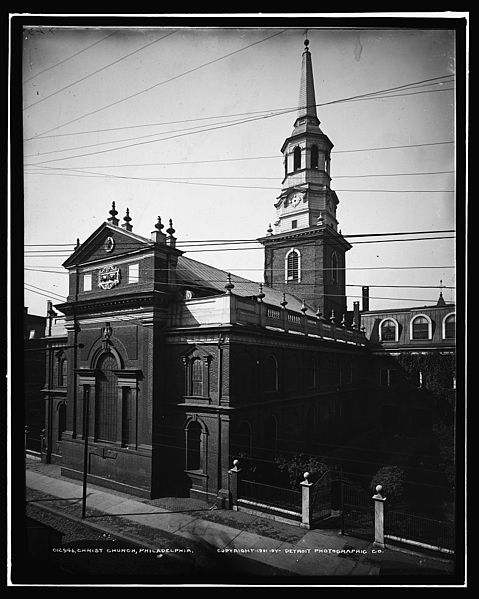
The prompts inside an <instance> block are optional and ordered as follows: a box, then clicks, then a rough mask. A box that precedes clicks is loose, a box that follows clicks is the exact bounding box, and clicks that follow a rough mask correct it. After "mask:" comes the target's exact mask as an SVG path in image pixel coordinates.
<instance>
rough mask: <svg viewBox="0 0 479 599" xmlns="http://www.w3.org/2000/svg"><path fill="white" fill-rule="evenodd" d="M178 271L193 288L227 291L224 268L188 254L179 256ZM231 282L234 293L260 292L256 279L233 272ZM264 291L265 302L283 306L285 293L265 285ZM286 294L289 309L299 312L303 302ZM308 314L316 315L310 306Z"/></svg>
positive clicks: (179, 276) (251, 294) (178, 274)
mask: <svg viewBox="0 0 479 599" xmlns="http://www.w3.org/2000/svg"><path fill="white" fill-rule="evenodd" d="M176 272H177V276H178V279H179V280H180V281H181V282H183V283H185V284H186V285H188V283H191V286H192V289H193V290H194V289H195V287H196V288H197V287H198V286H201V287H207V288H209V289H215V290H217V291H218V292H220V293H224V292H225V285H226V283H227V281H228V273H227V272H226V271H224V270H221V269H219V268H215V267H214V266H209V265H208V264H204V263H203V262H197V261H196V260H192V259H191V258H187V257H186V256H179V258H178V266H177V269H176ZM231 282H232V283H233V285H234V288H233V289H232V290H231V292H232V294H233V295H239V296H240V297H252V296H254V295H258V293H259V283H257V282H255V281H251V280H249V279H244V278H243V277H239V276H237V275H234V274H232V275H231ZM263 293H264V295H265V297H264V299H263V301H264V302H265V303H267V304H271V305H273V306H277V307H281V301H282V300H283V293H282V292H281V291H278V290H276V289H271V287H267V286H266V285H263ZM285 295H286V301H287V302H288V305H287V309H288V310H294V311H295V312H299V311H300V309H301V306H302V305H303V302H302V301H301V300H300V299H298V298H297V297H296V296H294V295H291V294H290V293H286V294H285ZM306 314H307V315H308V316H314V314H315V312H314V311H313V310H312V309H311V308H308V310H307V312H306Z"/></svg>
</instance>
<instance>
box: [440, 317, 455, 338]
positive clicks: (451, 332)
mask: <svg viewBox="0 0 479 599" xmlns="http://www.w3.org/2000/svg"><path fill="white" fill-rule="evenodd" d="M442 338H443V339H455V338H456V313H455V312H452V313H451V314H448V315H447V316H445V317H444V320H443V321H442Z"/></svg>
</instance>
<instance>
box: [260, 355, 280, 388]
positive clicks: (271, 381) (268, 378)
mask: <svg viewBox="0 0 479 599" xmlns="http://www.w3.org/2000/svg"><path fill="white" fill-rule="evenodd" d="M263 377H264V378H263V380H264V390H265V391H277V390H278V362H277V361H276V358H275V357H274V356H268V357H267V358H266V360H265V362H264V368H263Z"/></svg>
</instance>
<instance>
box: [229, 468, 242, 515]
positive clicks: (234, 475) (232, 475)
mask: <svg viewBox="0 0 479 599" xmlns="http://www.w3.org/2000/svg"><path fill="white" fill-rule="evenodd" d="M238 464H239V462H238V460H233V468H231V470H228V484H229V500H230V509H232V510H235V511H238V487H239V476H240V472H241V468H238Z"/></svg>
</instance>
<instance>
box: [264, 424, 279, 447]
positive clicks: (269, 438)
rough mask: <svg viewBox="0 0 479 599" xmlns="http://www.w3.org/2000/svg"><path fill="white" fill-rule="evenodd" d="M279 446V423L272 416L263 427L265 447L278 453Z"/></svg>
mask: <svg viewBox="0 0 479 599" xmlns="http://www.w3.org/2000/svg"><path fill="white" fill-rule="evenodd" d="M277 444H278V422H277V420H276V418H275V417H274V416H270V417H269V418H268V419H267V420H266V421H265V423H264V425H263V446H264V447H265V448H266V449H271V450H273V451H276V447H277Z"/></svg>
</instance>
